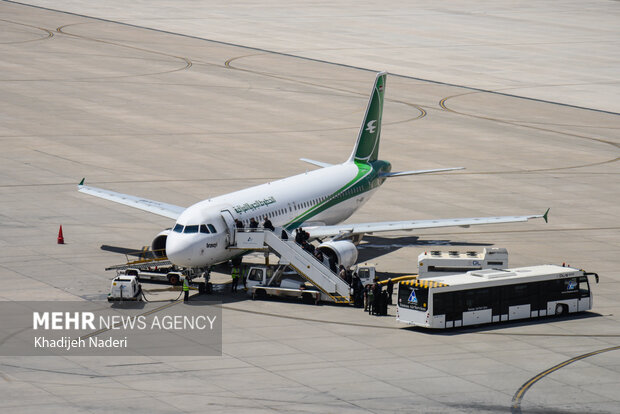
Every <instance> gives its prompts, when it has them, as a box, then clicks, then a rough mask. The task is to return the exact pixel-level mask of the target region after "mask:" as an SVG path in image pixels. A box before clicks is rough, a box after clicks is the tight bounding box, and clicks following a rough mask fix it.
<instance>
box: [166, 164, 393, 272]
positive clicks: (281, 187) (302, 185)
mask: <svg viewBox="0 0 620 414" xmlns="http://www.w3.org/2000/svg"><path fill="white" fill-rule="evenodd" d="M390 169H391V165H390V164H389V163H388V162H386V161H374V162H370V163H366V162H346V163H343V164H338V165H333V166H330V167H326V168H321V169H318V170H314V171H309V172H306V173H303V174H298V175H295V176H292V177H287V178H284V179H281V180H277V181H272V182H269V183H266V184H261V185H258V186H254V187H250V188H246V189H243V190H240V191H235V192H232V193H229V194H225V195H221V196H218V197H213V198H210V199H207V200H204V201H201V202H199V203H196V204H194V205H192V206H190V207H188V208H187V209H186V210H185V211H184V212H183V213H182V214H181V215H180V216H179V218H178V219H177V222H176V225H175V227H173V230H172V231H171V232H170V234H169V235H168V237H167V240H166V253H167V256H168V258H169V259H170V260H171V261H172V262H173V263H175V264H177V265H180V266H187V267H205V266H209V265H213V264H217V263H221V262H224V261H226V260H229V259H230V258H232V257H234V256H235V255H237V254H239V252H238V251H235V250H231V249H229V248H228V247H229V245H230V244H231V243H232V242H233V240H232V237H234V236H233V235H234V226H235V223H234V221H235V220H240V221H242V222H243V224H244V226H245V227H247V226H249V224H250V219H251V218H254V219H255V220H256V221H258V222H259V223H262V222H263V221H264V219H265V216H267V217H268V218H269V220H271V222H272V223H273V225H274V226H275V227H282V228H284V229H286V230H289V231H290V230H293V229H295V228H298V227H301V226H302V225H307V224H317V225H332V224H338V223H340V222H342V221H344V220H346V219H347V218H349V217H350V216H351V215H352V214H353V213H354V212H355V211H356V210H357V209H359V208H360V207H361V206H362V205H364V203H366V201H368V199H369V198H370V197H371V196H372V194H373V193H374V192H375V191H376V190H377V189H378V187H379V186H380V185H381V184H382V183H383V182H384V181H385V178H383V177H380V176H379V174H380V173H383V172H389V171H390ZM202 225H205V226H202ZM209 225H210V226H209ZM213 230H215V231H213Z"/></svg>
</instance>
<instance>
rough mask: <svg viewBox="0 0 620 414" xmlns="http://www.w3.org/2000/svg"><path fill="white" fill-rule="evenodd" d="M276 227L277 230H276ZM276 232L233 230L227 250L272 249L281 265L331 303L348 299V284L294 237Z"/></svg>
mask: <svg viewBox="0 0 620 414" xmlns="http://www.w3.org/2000/svg"><path fill="white" fill-rule="evenodd" d="M278 230H279V229H278ZM278 234H280V233H278V232H272V231H268V230H267V231H265V230H262V229H250V230H244V229H237V230H236V234H235V238H234V240H235V244H234V245H231V246H229V248H231V249H240V250H254V251H272V252H273V253H274V254H276V255H277V256H278V257H279V258H280V264H281V265H287V266H290V267H291V268H293V269H294V270H295V271H296V272H297V273H299V275H300V276H301V277H303V278H304V279H306V280H307V281H308V282H310V283H312V284H313V285H314V286H316V287H317V288H318V289H319V290H320V291H321V292H323V293H324V294H326V295H327V296H329V297H330V298H331V299H332V300H333V301H334V302H335V303H349V302H350V287H349V284H348V283H347V282H345V281H344V280H342V279H341V278H340V277H339V276H338V275H337V274H335V273H334V272H332V270H331V269H330V268H329V266H327V265H326V264H325V263H323V262H320V261H319V260H318V259H316V258H315V257H314V256H313V255H312V254H311V253H309V252H307V251H306V250H304V249H303V248H302V247H301V246H300V245H299V244H297V243H296V242H295V240H292V239H288V240H282V239H281V238H280V237H278Z"/></svg>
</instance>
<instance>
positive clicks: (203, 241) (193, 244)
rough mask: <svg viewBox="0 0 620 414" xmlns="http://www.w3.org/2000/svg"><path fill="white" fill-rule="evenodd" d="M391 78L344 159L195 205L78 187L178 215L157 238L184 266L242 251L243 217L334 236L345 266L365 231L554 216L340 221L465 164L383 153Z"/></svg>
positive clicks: (328, 246) (156, 245) (378, 84)
mask: <svg viewBox="0 0 620 414" xmlns="http://www.w3.org/2000/svg"><path fill="white" fill-rule="evenodd" d="M386 77H387V73H385V72H382V73H379V74H377V77H376V80H375V83H374V85H373V88H372V91H371V95H370V100H369V103H368V106H367V108H366V115H365V117H364V121H363V123H362V125H361V128H360V131H359V135H358V137H357V141H356V143H355V147H354V148H353V152H352V153H351V156H350V157H349V159H348V160H346V161H345V162H344V163H342V164H337V165H332V164H327V163H324V162H320V161H314V160H308V159H305V158H302V159H301V160H302V161H306V162H308V163H310V164H313V165H316V166H318V167H321V168H320V169H317V170H314V171H310V172H306V173H303V174H299V175H295V176H292V177H288V178H284V179H281V180H278V181H272V182H269V183H266V184H262V185H258V186H255V187H250V188H247V189H244V190H240V191H235V192H233V193H229V194H225V195H221V196H218V197H213V198H210V199H207V200H203V201H200V202H198V203H196V204H194V205H192V206H190V207H187V208H185V207H180V206H176V205H172V204H166V203H162V202H159V201H153V200H147V199H144V198H140V197H135V196H131V195H126V194H120V193H116V192H114V191H108V190H104V189H100V188H95V187H91V186H86V185H84V179H82V182H80V184H79V185H78V190H79V191H80V192H82V193H85V194H90V195H93V196H96V197H100V198H104V199H106V200H110V201H114V202H117V203H120V204H124V205H127V206H130V207H134V208H137V209H140V210H145V211H148V212H151V213H154V214H158V215H160V216H164V217H168V218H171V219H173V220H176V224H175V225H174V227H172V228H171V229H167V230H164V231H162V232H161V233H159V234H158V235H157V236H156V237H155V239H154V240H153V242H152V245H151V246H152V250H153V251H154V252H156V253H157V252H161V253H160V254H161V255H165V256H167V257H168V259H169V260H170V261H171V262H172V263H173V264H176V265H178V266H182V267H191V268H205V269H206V268H208V267H209V266H211V265H215V264H218V263H222V262H225V261H227V260H230V259H231V258H233V257H235V256H238V255H239V250H234V249H229V246H231V245H232V244H234V236H235V220H240V221H242V222H243V223H244V225H245V226H248V225H249V222H250V219H251V218H254V219H256V220H257V221H258V222H259V223H260V222H262V221H263V220H264V217H269V219H270V220H271V222H272V223H273V225H274V226H276V227H282V228H284V229H286V230H288V231H291V230H294V229H296V228H298V227H301V226H303V228H304V230H306V231H307V232H308V233H309V234H310V237H311V239H313V240H314V239H321V240H325V239H328V240H327V241H325V242H323V243H322V244H321V245H320V246H319V248H320V249H321V250H323V251H324V252H325V253H327V254H328V256H330V257H333V258H334V259H335V260H336V262H337V264H343V265H344V266H345V267H348V266H351V265H353V264H354V263H355V261H356V260H357V247H356V244H357V243H359V241H361V238H362V237H363V236H364V234H370V233H378V232H393V231H407V230H414V229H427V228H435V227H449V226H460V227H469V226H471V225H479V224H495V223H512V222H523V221H527V220H529V219H534V218H544V219H545V221H547V214H548V213H549V210H547V212H545V214H542V215H529V216H503V217H475V218H457V219H443V220H413V221H388V222H376V223H358V224H338V223H341V222H343V221H344V220H346V219H347V218H349V217H350V216H351V215H352V214H353V213H354V212H355V211H356V210H358V209H359V208H360V207H361V206H362V205H364V203H365V202H366V201H368V200H369V199H370V197H371V196H372V195H373V194H374V192H375V191H377V190H378V189H379V187H380V186H381V184H383V183H384V182H385V180H386V179H388V178H391V177H400V176H405V175H414V174H427V173H435V172H440V171H452V170H460V169H462V168H461V167H458V168H441V169H433V170H417V171H404V172H391V169H392V166H391V165H390V163H389V162H387V161H381V160H379V159H378V153H379V138H380V135H381V118H382V113H383V97H384V93H385V83H386Z"/></svg>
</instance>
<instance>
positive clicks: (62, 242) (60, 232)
mask: <svg viewBox="0 0 620 414" xmlns="http://www.w3.org/2000/svg"><path fill="white" fill-rule="evenodd" d="M58 244H65V238H64V237H63V235H62V224H61V225H60V229H59V230H58Z"/></svg>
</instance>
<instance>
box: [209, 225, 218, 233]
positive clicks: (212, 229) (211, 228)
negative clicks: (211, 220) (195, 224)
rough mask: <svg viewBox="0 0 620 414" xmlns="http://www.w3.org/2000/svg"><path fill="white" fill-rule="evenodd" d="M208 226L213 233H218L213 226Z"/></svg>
mask: <svg viewBox="0 0 620 414" xmlns="http://www.w3.org/2000/svg"><path fill="white" fill-rule="evenodd" d="M207 226H208V227H209V230H211V233H217V230H215V227H214V226H213V224H207Z"/></svg>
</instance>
